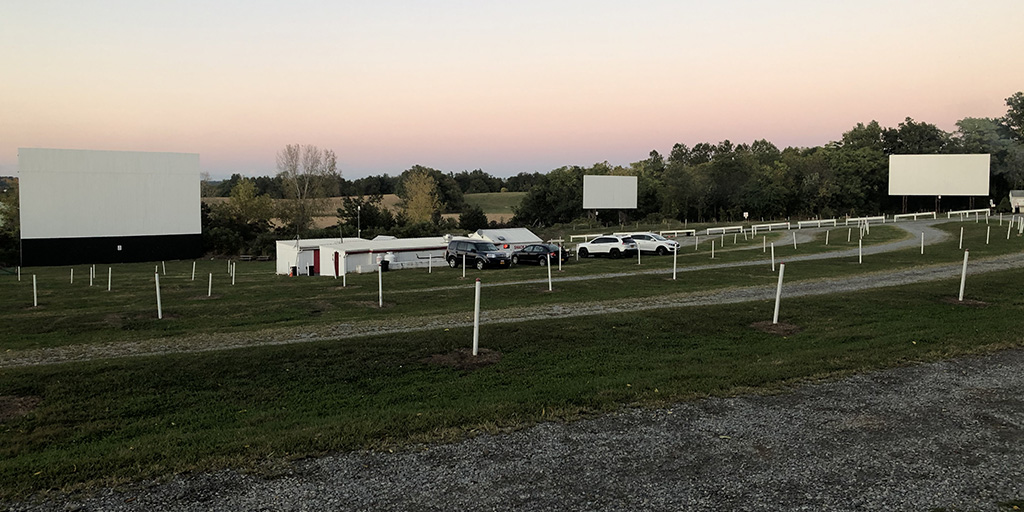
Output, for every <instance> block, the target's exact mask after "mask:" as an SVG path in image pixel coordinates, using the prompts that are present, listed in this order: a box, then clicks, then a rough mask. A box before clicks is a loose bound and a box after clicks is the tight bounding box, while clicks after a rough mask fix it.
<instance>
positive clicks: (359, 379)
mask: <svg viewBox="0 0 1024 512" xmlns="http://www.w3.org/2000/svg"><path fill="white" fill-rule="evenodd" d="M1022 279H1024V271H1022V270H1015V271H1012V272H1004V273H1000V274H999V275H992V274H990V275H984V276H975V277H973V278H972V279H971V281H970V289H971V290H972V292H971V297H973V298H975V299H976V300H982V301H984V302H985V303H986V305H984V306H983V307H965V306H961V305H957V304H952V303H950V302H948V300H947V299H949V298H950V297H953V296H955V289H956V282H955V280H950V281H942V282H935V283H927V284H921V285H914V286H905V287H899V288H888V289H881V290H874V291H866V292H858V293H851V294H845V295H843V296H840V297H825V298H822V297H817V298H808V299H791V300H786V301H785V303H784V308H783V320H784V321H785V322H787V323H790V324H794V325H797V326H799V327H800V328H801V329H802V331H801V332H799V333H797V334H795V335H791V336H788V337H780V336H776V335H770V334H765V333H763V332H760V331H758V330H756V329H753V328H752V327H751V324H753V323H755V322H758V321H764V320H767V319H769V318H770V316H771V312H772V305H771V303H770V302H769V301H764V302H756V303H749V304H740V305H730V306H719V307H701V308H686V309H682V310H661V311H648V312H644V313H643V314H632V313H631V314H609V315H602V316H595V317H588V318H586V319H583V320H581V319H571V320H550V321H543V322H541V321H535V322H524V323H520V324H512V325H485V326H483V327H482V330H481V344H482V346H483V347H485V348H488V349H491V350H495V351H498V352H500V353H501V355H502V357H501V360H500V361H499V362H498V363H496V364H493V365H491V366H488V367H485V368H482V369H478V370H473V371H470V370H456V369H452V368H448V367H444V366H438V365H434V364H431V363H429V362H427V358H428V357H429V356H430V355H432V354H446V353H450V352H452V351H454V350H456V349H458V348H464V347H466V346H468V344H469V340H470V338H471V332H470V329H468V328H460V329H450V330H440V329H439V330H434V331H426V332H420V333H412V334H406V335H398V336H388V337H369V338H364V339H357V340H345V341H334V342H316V343H309V344H301V345H293V346H278V347H263V348H248V349H237V350H230V351H219V352H210V353H202V354H180V355H168V356H160V357H137V358H126V359H118V360H107V361H95V362H86V363H73V364H60V365H51V366H44V367H27V368H17V369H5V370H0V395H2V396H17V397H33V398H37V399H38V400H39V402H38V405H37V406H36V408H35V409H34V410H33V411H31V412H30V413H29V414H28V415H26V416H23V417H19V418H15V419H11V420H8V421H6V422H5V423H3V424H2V427H0V428H2V431H3V435H2V436H0V489H3V490H2V491H0V495H2V497H4V498H11V497H14V496H23V495H26V494H27V493H31V492H34V491H40V490H44V489H58V488H65V489H68V488H74V487H76V486H79V485H87V484H96V483H114V482H119V481H124V480H127V479H135V478H145V477H160V476H165V475H169V474H173V473H178V472H182V471H199V470H208V469H214V468H222V467H235V468H242V469H256V470H259V469H266V468H268V467H269V468H272V467H276V466H278V465H279V464H280V463H281V462H282V461H285V460H288V459H292V458H296V457H303V456H309V455H317V454H322V453H326V452H332V451H338V450H351V449H358V448H384V447H394V446H397V445H403V444H406V443H409V442H432V441H448V440H453V439H457V438H459V437H462V436H465V435H472V434H475V433H479V432H496V431H498V430H501V429H504V428H515V427H522V426H527V425H531V424H534V423H536V422H540V421H546V420H551V419H557V420H561V419H573V418H577V417H580V416H581V415H588V414H594V413H600V412H606V411H610V410H614V409H616V408H618V407H621V406H623V405H653V406H657V405H662V404H666V403H671V402H675V401H679V400H686V399H691V398H697V397H703V396H709V395H723V394H730V393H735V392H739V391H750V390H761V391H771V390H777V389H779V388H780V387H782V386H785V385H787V384H791V383H794V382H800V381H805V380H807V379H816V378H822V377H830V376H837V375H844V374H847V373H849V372H855V371H864V370H868V369H873V368H881V367H886V366H892V365H900V364H907V363H910V362H913V361H926V360H932V359H936V358H942V357H949V356H953V355H958V354H966V353H974V352H978V351H986V350H993V349H998V348H1004V347H1010V346H1019V345H1020V344H1021V341H1022V340H1021V336H1020V334H1019V318H1020V314H1021V312H1022V310H1024V300H1022V297H1021V296H1020V294H1019V293H1017V291H1016V290H1014V289H1012V287H1007V286H1005V283H1006V282H1021V280H1022Z"/></svg>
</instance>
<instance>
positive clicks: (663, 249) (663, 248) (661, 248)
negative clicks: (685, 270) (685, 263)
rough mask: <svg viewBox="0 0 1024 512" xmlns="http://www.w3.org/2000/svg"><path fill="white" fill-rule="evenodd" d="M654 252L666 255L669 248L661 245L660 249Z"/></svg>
mask: <svg viewBox="0 0 1024 512" xmlns="http://www.w3.org/2000/svg"><path fill="white" fill-rule="evenodd" d="M654 253H655V254H657V255H658V256H664V255H666V254H668V249H666V248H665V246H664V245H659V246H658V249H657V250H655V251H654Z"/></svg>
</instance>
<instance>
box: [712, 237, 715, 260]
mask: <svg viewBox="0 0 1024 512" xmlns="http://www.w3.org/2000/svg"><path fill="white" fill-rule="evenodd" d="M711 259H715V241H714V240H712V241H711Z"/></svg>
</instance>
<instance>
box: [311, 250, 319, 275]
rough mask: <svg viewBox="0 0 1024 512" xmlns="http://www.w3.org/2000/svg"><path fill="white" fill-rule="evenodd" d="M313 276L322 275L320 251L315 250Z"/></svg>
mask: <svg viewBox="0 0 1024 512" xmlns="http://www.w3.org/2000/svg"><path fill="white" fill-rule="evenodd" d="M313 275H314V276H318V275H320V249H313Z"/></svg>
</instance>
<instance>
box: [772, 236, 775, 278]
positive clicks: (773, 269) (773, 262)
mask: <svg viewBox="0 0 1024 512" xmlns="http://www.w3.org/2000/svg"><path fill="white" fill-rule="evenodd" d="M772 272H775V242H772Z"/></svg>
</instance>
